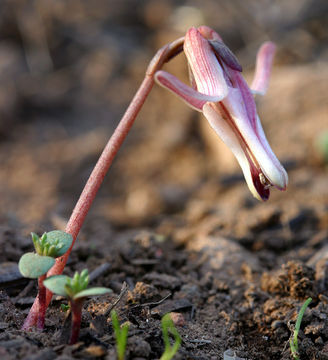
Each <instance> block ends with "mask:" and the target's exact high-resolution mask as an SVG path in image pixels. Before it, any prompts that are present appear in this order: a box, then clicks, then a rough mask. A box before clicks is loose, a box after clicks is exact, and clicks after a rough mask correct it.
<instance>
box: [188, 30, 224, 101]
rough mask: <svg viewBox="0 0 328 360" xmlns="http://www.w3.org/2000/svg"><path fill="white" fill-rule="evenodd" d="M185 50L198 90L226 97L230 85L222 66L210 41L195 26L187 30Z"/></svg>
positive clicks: (206, 93)
mask: <svg viewBox="0 0 328 360" xmlns="http://www.w3.org/2000/svg"><path fill="white" fill-rule="evenodd" d="M184 51H185V54H186V56H187V59H188V62H189V65H190V68H191V71H192V73H193V75H194V77H195V81H196V85H197V90H198V91H199V92H200V93H202V94H205V95H210V96H220V97H225V96H226V95H227V94H228V85H227V83H226V81H225V78H224V74H223V70H222V67H221V65H220V63H219V61H218V60H217V58H216V56H215V53H214V52H213V50H212V48H211V46H210V44H209V42H208V41H207V40H206V39H205V38H204V37H203V36H202V35H201V34H200V32H199V31H198V30H197V29H196V28H194V27H192V28H190V29H189V30H188V31H187V34H186V36H185V43H184Z"/></svg>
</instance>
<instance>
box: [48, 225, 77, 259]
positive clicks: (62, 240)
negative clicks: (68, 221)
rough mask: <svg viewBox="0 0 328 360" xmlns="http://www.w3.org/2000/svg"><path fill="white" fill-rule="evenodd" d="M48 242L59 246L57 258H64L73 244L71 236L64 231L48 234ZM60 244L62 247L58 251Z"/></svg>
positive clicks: (54, 231)
mask: <svg viewBox="0 0 328 360" xmlns="http://www.w3.org/2000/svg"><path fill="white" fill-rule="evenodd" d="M47 242H48V243H49V244H50V245H54V246H56V245H57V251H56V257H58V256H62V255H64V254H65V252H66V251H67V250H68V249H69V248H70V246H71V245H72V242H73V238H72V235H71V234H68V233H66V232H64V231H60V230H53V231H49V232H48V233H47ZM58 244H62V247H60V249H58Z"/></svg>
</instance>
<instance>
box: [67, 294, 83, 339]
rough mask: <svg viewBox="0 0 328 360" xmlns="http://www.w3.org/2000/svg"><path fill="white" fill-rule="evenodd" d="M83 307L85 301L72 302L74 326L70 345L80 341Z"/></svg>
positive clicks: (72, 326)
mask: <svg viewBox="0 0 328 360" xmlns="http://www.w3.org/2000/svg"><path fill="white" fill-rule="evenodd" d="M82 305H83V299H78V300H77V301H71V312H72V313H71V314H72V325H71V338H70V340H69V344H70V345H73V344H75V343H76V342H77V341H78V339H79V334H80V327H81V320H82Z"/></svg>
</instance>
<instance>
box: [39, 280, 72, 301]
mask: <svg viewBox="0 0 328 360" xmlns="http://www.w3.org/2000/svg"><path fill="white" fill-rule="evenodd" d="M68 279H69V277H68V276H66V275H55V276H50V277H48V278H47V279H45V280H44V281H43V284H44V286H45V287H46V288H47V289H49V290H50V291H51V292H53V293H54V294H57V295H61V296H65V297H68V294H67V291H66V285H67V280H68Z"/></svg>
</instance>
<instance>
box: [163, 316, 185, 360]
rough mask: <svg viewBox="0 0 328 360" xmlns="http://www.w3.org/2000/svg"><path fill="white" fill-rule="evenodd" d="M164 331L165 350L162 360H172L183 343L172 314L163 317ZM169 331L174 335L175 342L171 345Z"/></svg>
mask: <svg viewBox="0 0 328 360" xmlns="http://www.w3.org/2000/svg"><path fill="white" fill-rule="evenodd" d="M162 331H163V340H164V345H165V350H164V353H163V355H162V356H161V358H160V360H171V359H172V358H173V356H174V355H175V354H176V352H177V351H178V350H179V347H180V345H181V337H180V334H179V333H178V330H177V329H176V328H175V326H174V324H173V321H172V319H171V315H170V314H166V315H164V316H163V318H162ZM169 331H170V333H171V334H172V335H173V336H174V340H175V342H174V344H173V345H172V346H171V344H170V338H169Z"/></svg>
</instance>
